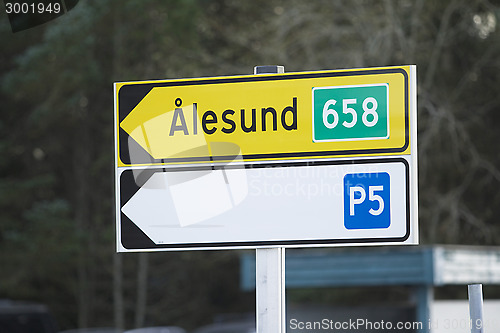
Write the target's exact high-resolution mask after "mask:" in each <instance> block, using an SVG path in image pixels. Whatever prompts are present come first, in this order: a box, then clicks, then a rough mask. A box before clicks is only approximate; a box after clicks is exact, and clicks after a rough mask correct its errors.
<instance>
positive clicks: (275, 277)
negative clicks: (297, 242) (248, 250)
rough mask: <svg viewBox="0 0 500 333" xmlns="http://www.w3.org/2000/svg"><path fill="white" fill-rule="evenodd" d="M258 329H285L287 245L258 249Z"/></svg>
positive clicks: (274, 70)
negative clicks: (285, 246) (284, 246)
mask: <svg viewBox="0 0 500 333" xmlns="http://www.w3.org/2000/svg"><path fill="white" fill-rule="evenodd" d="M284 72H285V68H284V67H283V66H255V67H254V74H282V73H284ZM255 266H256V276H255V278H256V281H255V282H256V290H255V296H256V324H257V333H285V332H286V316H285V248H283V247H275V248H264V249H257V250H256V252H255Z"/></svg>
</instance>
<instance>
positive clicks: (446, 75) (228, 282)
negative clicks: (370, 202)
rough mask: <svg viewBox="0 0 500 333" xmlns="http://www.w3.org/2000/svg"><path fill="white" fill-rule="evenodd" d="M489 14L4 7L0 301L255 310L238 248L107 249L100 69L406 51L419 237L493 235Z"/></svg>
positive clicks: (400, 56)
mask: <svg viewBox="0 0 500 333" xmlns="http://www.w3.org/2000/svg"><path fill="white" fill-rule="evenodd" d="M499 14H500V5H499V4H498V3H497V2H495V1H487V0H472V1H466V0H447V1H426V0H400V1H392V0H385V1H384V0H376V1H363V0H352V1H327V0H315V1H305V0H288V1H278V0H253V1H241V0H240V1H239V0H209V1H201V0H169V1H163V0H141V1H137V0H108V1H96V0H94V1H93V0H81V1H80V2H79V3H78V4H77V6H75V8H74V9H72V10H71V11H70V12H69V13H68V14H66V15H63V16H61V17H59V18H57V19H55V20H53V21H50V22H48V23H46V24H44V25H42V26H38V27H34V28H32V29H28V30H25V31H20V32H17V33H12V32H11V29H10V26H9V21H8V19H7V16H6V14H5V12H4V11H3V10H2V12H1V13H0V43H1V49H0V101H1V103H0V155H1V156H2V158H0V272H1V274H0V275H1V276H0V298H11V299H25V300H33V301H38V302H42V303H45V304H48V305H49V307H50V309H51V310H52V312H53V313H54V314H55V315H56V319H57V321H58V323H59V326H60V327H61V328H74V327H87V326H117V327H125V328H132V327H136V326H144V325H174V324H175V325H179V326H182V327H185V328H188V329H190V328H193V327H196V326H199V325H201V324H204V323H208V322H210V321H211V320H212V318H213V316H214V315H216V314H218V313H227V312H247V311H250V312H251V311H254V308H255V301H254V295H253V294H248V293H244V292H241V291H239V285H238V279H239V276H238V274H239V267H238V254H239V252H237V251H215V252H208V253H205V252H181V253H152V254H126V255H122V254H115V250H114V249H115V246H114V232H115V231H114V184H113V180H114V162H113V158H114V147H113V86H112V83H113V82H116V81H129V80H145V79H163V78H183V77H199V76H217V75H233V74H250V73H252V69H253V66H255V65H262V64H281V65H285V70H286V71H287V72H291V71H306V70H320V69H338V68H351V67H368V66H386V65H402V64H416V65H417V72H418V107H419V109H418V122H419V124H418V126H419V129H418V136H419V184H420V186H419V196H420V206H419V210H420V235H421V242H422V243H438V242H439V243H451V244H478V245H498V240H497V237H498V236H499V235H500V233H499V225H498V223H497V221H498V220H499V217H500V216H499V215H500V210H499V209H498V207H499V204H500V191H498V187H499V185H500V184H499V183H500V170H499V165H500V154H499V150H498V142H500V131H499V130H498V128H499V126H500V112H499V111H500V94H499V83H500V71H499V69H500V32H499V31H498V30H499V29H498V27H497V21H498V19H499ZM309 295H311V294H309ZM295 297H296V299H297V300H298V301H299V300H300V299H309V298H310V297H309V296H307V295H301V294H300V293H298V294H296V296H295ZM317 297H321V296H320V295H317Z"/></svg>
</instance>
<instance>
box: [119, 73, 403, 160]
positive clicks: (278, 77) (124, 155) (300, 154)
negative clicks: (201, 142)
mask: <svg viewBox="0 0 500 333" xmlns="http://www.w3.org/2000/svg"><path fill="white" fill-rule="evenodd" d="M378 74H402V75H403V77H404V99H405V102H404V105H405V106H404V107H405V110H404V113H405V142H404V144H403V146H402V147H399V148H379V149H356V150H327V151H319V152H308V151H296V152H288V153H267V154H248V155H243V159H244V160H247V161H252V160H258V159H282V158H308V157H327V156H332V157H334V156H341V155H342V156H349V155H360V154H363V155H365V154H395V153H402V152H404V151H405V150H406V149H407V148H408V146H409V144H410V127H409V126H410V119H409V111H410V110H409V92H408V86H409V79H408V73H406V71H405V70H403V69H402V68H383V69H371V70H351V71H338V72H337V71H335V72H318V73H290V74H286V73H285V74H274V75H256V76H243V77H225V78H208V79H194V80H185V81H182V80H181V81H168V82H154V83H140V82H138V83H131V84H127V85H125V86H123V87H121V88H120V90H119V92H118V100H119V101H118V116H119V117H118V118H119V119H124V118H125V117H126V116H127V114H128V113H130V112H131V111H132V109H130V107H129V108H126V109H125V110H122V108H121V107H120V105H122V102H121V101H122V99H124V98H125V96H122V94H121V92H122V89H123V88H124V87H127V90H132V88H133V87H138V88H139V89H140V91H151V90H152V89H153V88H156V87H173V86H197V85H210V84H224V83H241V82H260V81H283V80H296V79H312V78H326V77H346V76H361V75H378ZM124 104H127V103H124ZM135 105H136V104H135ZM117 126H118V128H119V129H120V127H119V126H120V125H119V123H118V124H117ZM118 135H119V140H118V141H119V144H120V147H119V148H120V150H119V151H120V160H121V162H122V163H123V164H125V165H132V163H131V160H130V154H129V151H128V149H127V142H128V139H127V138H128V134H127V133H126V132H125V131H119V134H118ZM124 136H125V137H124ZM144 152H145V151H144ZM145 153H146V152H145ZM146 154H147V153H146ZM206 159H207V157H206V156H202V157H191V158H167V159H161V160H158V159H153V158H152V157H150V158H147V159H145V160H144V162H135V161H134V165H140V164H147V165H152V164H163V163H183V162H203V161H206ZM227 159H228V157H227V156H213V160H214V161H221V160H227Z"/></svg>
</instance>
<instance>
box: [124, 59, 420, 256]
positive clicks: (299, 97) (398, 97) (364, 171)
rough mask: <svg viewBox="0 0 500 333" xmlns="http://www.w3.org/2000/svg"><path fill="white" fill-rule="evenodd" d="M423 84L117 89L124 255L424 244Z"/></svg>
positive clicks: (336, 75)
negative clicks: (420, 171)
mask: <svg viewBox="0 0 500 333" xmlns="http://www.w3.org/2000/svg"><path fill="white" fill-rule="evenodd" d="M415 77H416V75H415V67H414V66H403V67H388V68H374V69H355V70H343V71H322V72H305V73H289V74H274V75H256V76H235V77H221V78H200V79H186V80H168V81H146V82H127V83H116V84H115V133H116V136H115V138H116V143H115V144H116V166H117V172H116V184H117V188H116V190H117V238H118V239H117V240H118V242H117V243H118V251H143V250H147V251H149V250H151V251H161V250H178V249H212V248H248V247H269V246H289V247H293V246H318V245H322V246H324V245H332V246H335V245H342V244H344V245H345V244H377V245H378V244H402V243H405V244H406V243H416V242H417V230H416V223H417V219H416V216H417V205H416V204H415V203H416V200H417V194H416V189H417V184H416V92H415V91H416V89H415Z"/></svg>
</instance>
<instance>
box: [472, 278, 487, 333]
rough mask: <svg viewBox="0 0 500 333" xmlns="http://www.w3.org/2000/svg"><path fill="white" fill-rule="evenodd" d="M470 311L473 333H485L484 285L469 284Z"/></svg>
mask: <svg viewBox="0 0 500 333" xmlns="http://www.w3.org/2000/svg"><path fill="white" fill-rule="evenodd" d="M469 311H470V322H471V333H484V325H483V324H484V321H483V285H482V284H469Z"/></svg>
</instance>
